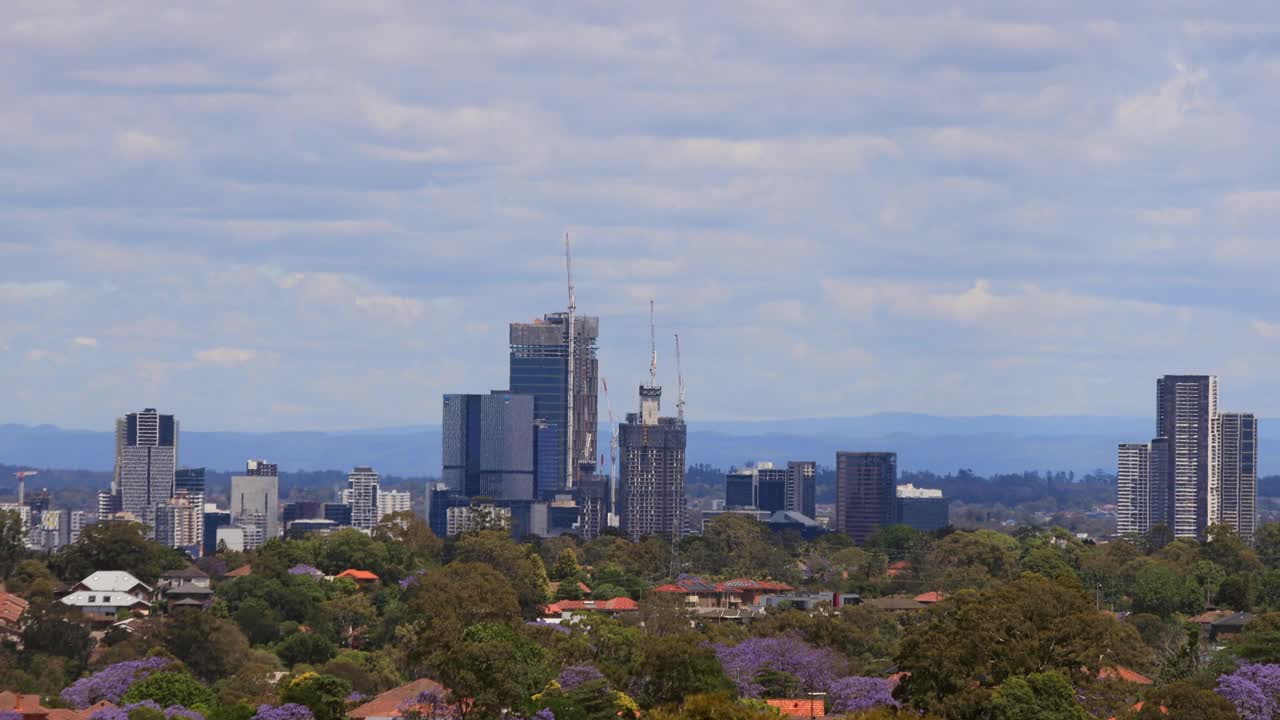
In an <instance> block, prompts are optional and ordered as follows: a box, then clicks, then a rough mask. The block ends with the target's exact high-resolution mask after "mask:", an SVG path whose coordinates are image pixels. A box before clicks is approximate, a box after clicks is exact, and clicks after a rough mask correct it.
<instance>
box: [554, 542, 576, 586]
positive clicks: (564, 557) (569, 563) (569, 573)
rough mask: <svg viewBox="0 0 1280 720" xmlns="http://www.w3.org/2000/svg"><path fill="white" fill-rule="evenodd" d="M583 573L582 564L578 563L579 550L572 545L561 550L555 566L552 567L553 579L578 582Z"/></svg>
mask: <svg viewBox="0 0 1280 720" xmlns="http://www.w3.org/2000/svg"><path fill="white" fill-rule="evenodd" d="M581 573H582V566H581V565H579V564H578V552H577V551H576V550H574V549H573V548H571V547H567V548H565V549H563V550H561V551H560V554H559V555H558V556H557V557H556V564H555V567H553V568H552V569H551V577H552V579H554V580H558V581H560V582H562V583H564V582H570V581H571V582H574V583H576V582H577V580H578V576H579V575H580V574H581Z"/></svg>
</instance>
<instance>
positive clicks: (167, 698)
mask: <svg viewBox="0 0 1280 720" xmlns="http://www.w3.org/2000/svg"><path fill="white" fill-rule="evenodd" d="M121 700H122V701H123V702H125V703H128V704H132V703H137V702H142V701H143V700H153V701H155V703H156V704H157V705H159V706H160V707H169V706H170V705H181V706H183V707H187V708H201V709H204V710H209V709H211V708H213V706H214V704H215V702H216V697H215V696H214V693H213V691H212V690H210V689H209V688H207V687H205V686H204V685H201V684H200V682H199V681H197V680H196V679H195V678H193V677H191V676H190V675H188V674H186V673H184V672H158V673H154V674H152V675H149V676H147V677H146V678H143V679H142V680H139V681H138V682H136V683H134V684H133V685H131V686H130V687H129V691H128V692H126V693H125V694H124V697H123V698H121Z"/></svg>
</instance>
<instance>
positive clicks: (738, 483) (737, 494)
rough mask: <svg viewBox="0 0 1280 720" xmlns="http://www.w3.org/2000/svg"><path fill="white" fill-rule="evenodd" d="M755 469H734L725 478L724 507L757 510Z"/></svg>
mask: <svg viewBox="0 0 1280 720" xmlns="http://www.w3.org/2000/svg"><path fill="white" fill-rule="evenodd" d="M756 490H757V487H756V472H755V468H734V469H732V470H730V471H729V472H728V473H727V474H725V476H724V506H725V507H726V508H730V509H733V508H743V509H749V508H755V506H756Z"/></svg>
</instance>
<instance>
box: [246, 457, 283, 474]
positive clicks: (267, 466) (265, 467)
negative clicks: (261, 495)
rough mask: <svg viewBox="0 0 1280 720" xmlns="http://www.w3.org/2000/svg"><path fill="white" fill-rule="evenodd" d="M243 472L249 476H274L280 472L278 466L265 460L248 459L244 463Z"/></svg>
mask: <svg viewBox="0 0 1280 720" xmlns="http://www.w3.org/2000/svg"><path fill="white" fill-rule="evenodd" d="M244 474H245V475H248V476H249V477H276V476H278V475H279V474H280V466H279V465H276V464H275V463H269V462H267V461H266V460H250V461H248V462H247V463H245V472H244Z"/></svg>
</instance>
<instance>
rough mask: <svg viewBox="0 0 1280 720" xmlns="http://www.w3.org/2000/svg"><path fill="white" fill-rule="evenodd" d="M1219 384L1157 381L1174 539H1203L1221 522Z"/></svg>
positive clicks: (1186, 378)
mask: <svg viewBox="0 0 1280 720" xmlns="http://www.w3.org/2000/svg"><path fill="white" fill-rule="evenodd" d="M1217 414H1218V378H1217V377H1216V376H1213V375H1165V376H1164V377H1162V378H1160V379H1158V380H1156V437H1157V438H1165V439H1167V440H1168V441H1169V444H1168V458H1167V459H1166V460H1165V462H1166V463H1167V464H1166V466H1165V473H1166V481H1167V485H1168V487H1169V511H1168V520H1169V527H1170V529H1171V530H1172V531H1173V534H1174V536H1175V537H1186V538H1200V537H1203V536H1204V529H1205V528H1206V527H1207V526H1208V525H1209V524H1210V523H1211V518H1215V517H1217V516H1218V504H1219V502H1220V500H1221V489H1220V488H1218V487H1216V486H1214V485H1212V484H1211V482H1210V479H1211V478H1217V477H1219V471H1218V468H1217V464H1218V450H1219V447H1220V443H1219V440H1218V438H1217V435H1216V431H1217V423H1216V422H1215V419H1216V417H1217Z"/></svg>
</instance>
